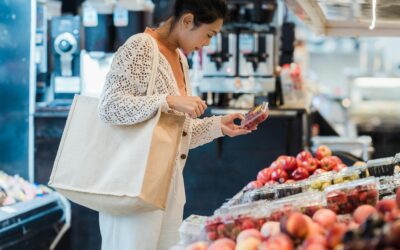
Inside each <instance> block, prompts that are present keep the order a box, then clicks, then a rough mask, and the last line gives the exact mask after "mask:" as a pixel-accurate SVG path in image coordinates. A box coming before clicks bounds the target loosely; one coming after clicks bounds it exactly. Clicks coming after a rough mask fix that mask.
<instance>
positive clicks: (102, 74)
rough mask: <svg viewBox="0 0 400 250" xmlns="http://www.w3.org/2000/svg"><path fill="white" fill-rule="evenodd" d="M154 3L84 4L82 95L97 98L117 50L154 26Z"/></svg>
mask: <svg viewBox="0 0 400 250" xmlns="http://www.w3.org/2000/svg"><path fill="white" fill-rule="evenodd" d="M153 7H154V6H153V5H152V3H151V2H149V1H145V2H144V3H142V4H140V5H138V4H137V2H130V1H117V2H116V3H114V2H113V3H111V2H110V1H94V0H90V1H85V2H83V3H82V24H83V34H84V48H83V50H82V51H81V54H80V59H81V63H80V64H81V79H82V94H83V95H88V96H94V97H98V96H99V95H100V94H101V91H102V88H103V86H104V83H105V80H106V75H107V73H108V71H109V69H110V66H111V63H112V60H113V57H114V54H115V51H117V49H118V48H119V47H120V46H121V45H122V44H124V43H125V41H126V40H127V39H128V38H129V37H130V36H132V35H134V34H136V33H139V32H143V31H144V29H145V28H146V27H147V26H150V25H151V20H152V10H153Z"/></svg>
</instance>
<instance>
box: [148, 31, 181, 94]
mask: <svg viewBox="0 0 400 250" xmlns="http://www.w3.org/2000/svg"><path fill="white" fill-rule="evenodd" d="M144 33H147V34H149V35H151V36H152V37H153V38H154V39H156V41H157V45H158V49H159V50H160V52H161V54H163V56H165V58H166V59H167V61H168V62H169V64H170V65H171V69H172V72H173V73H174V77H175V80H176V83H177V84H178V89H179V92H180V93H181V95H186V83H185V76H184V74H183V69H182V65H181V62H180V58H179V52H178V51H177V50H176V47H175V46H174V45H172V44H171V43H169V42H168V41H167V40H165V39H163V38H161V36H160V35H159V34H158V33H157V32H155V31H154V30H153V29H151V28H146V30H145V31H144Z"/></svg>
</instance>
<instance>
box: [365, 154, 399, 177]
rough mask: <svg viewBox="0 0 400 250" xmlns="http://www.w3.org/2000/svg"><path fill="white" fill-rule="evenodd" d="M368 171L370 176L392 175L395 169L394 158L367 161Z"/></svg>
mask: <svg viewBox="0 0 400 250" xmlns="http://www.w3.org/2000/svg"><path fill="white" fill-rule="evenodd" d="M367 167H368V173H369V174H370V175H371V176H375V177H380V176H393V174H394V172H395V171H394V170H395V158H394V157H385V158H380V159H375V160H369V161H368V162H367Z"/></svg>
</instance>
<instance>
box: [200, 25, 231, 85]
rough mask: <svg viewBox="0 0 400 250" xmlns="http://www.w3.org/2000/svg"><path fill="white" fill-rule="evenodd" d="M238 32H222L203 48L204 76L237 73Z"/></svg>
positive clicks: (225, 75) (228, 75)
mask: <svg viewBox="0 0 400 250" xmlns="http://www.w3.org/2000/svg"><path fill="white" fill-rule="evenodd" d="M236 38H237V36H236V33H234V32H221V33H218V34H217V35H216V36H215V37H213V38H212V39H211V41H210V45H209V46H207V47H204V48H203V51H202V53H203V55H204V56H203V60H202V61H203V72H204V77H214V76H224V77H234V76H235V75H236V73H237V72H236V53H237V49H236Z"/></svg>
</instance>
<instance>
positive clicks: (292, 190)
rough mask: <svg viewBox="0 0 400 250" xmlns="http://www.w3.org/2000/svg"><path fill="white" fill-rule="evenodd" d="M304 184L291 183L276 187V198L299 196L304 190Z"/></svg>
mask: <svg viewBox="0 0 400 250" xmlns="http://www.w3.org/2000/svg"><path fill="white" fill-rule="evenodd" d="M304 183H305V182H292V183H284V184H281V185H277V186H276V187H275V190H276V198H277V199H280V198H284V197H287V196H291V195H294V194H299V193H301V192H302V191H303V190H304V188H303V187H304Z"/></svg>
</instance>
